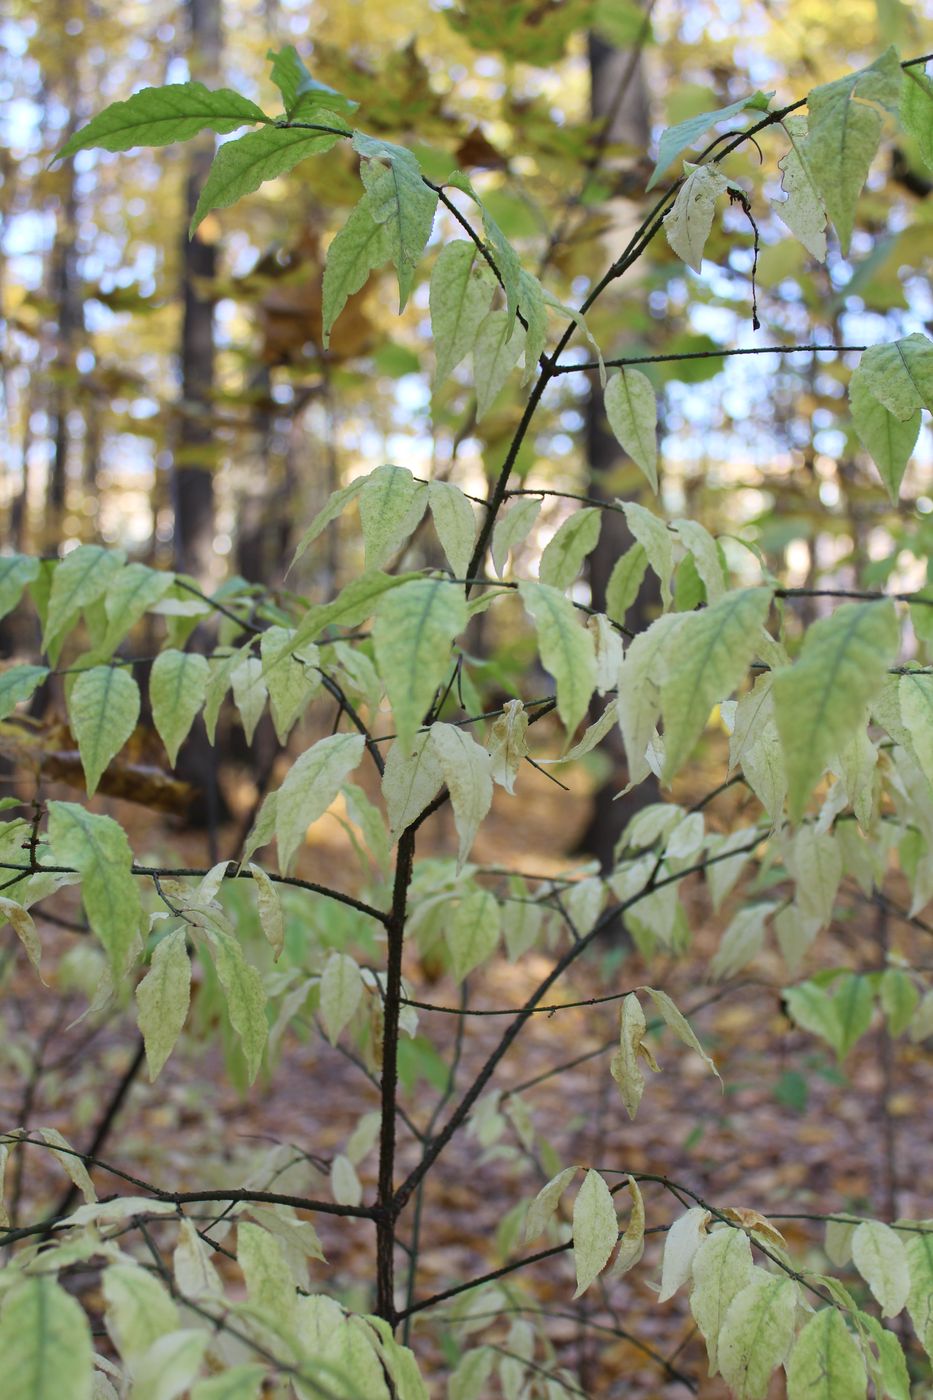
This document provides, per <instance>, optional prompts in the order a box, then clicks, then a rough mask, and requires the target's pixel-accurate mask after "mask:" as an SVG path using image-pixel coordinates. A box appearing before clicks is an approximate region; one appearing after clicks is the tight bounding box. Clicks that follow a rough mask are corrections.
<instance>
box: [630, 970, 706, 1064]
mask: <svg viewBox="0 0 933 1400" xmlns="http://www.w3.org/2000/svg"><path fill="white" fill-rule="evenodd" d="M639 990H640V991H643V992H647V993H648V995H649V996H650V998H651V1000H652V1001H653V1002H654V1004H655V1006H656V1007H657V1008H658V1010H659V1011H660V1013H661V1015H662V1016H663V1017H664V1020H665V1021H666V1022H667V1024H668V1025H669V1026H670V1028H671V1030H672V1031H673V1032H674V1034H675V1035H676V1036H677V1039H678V1040H679V1041H681V1042H682V1043H683V1044H684V1045H686V1046H687V1047H688V1048H689V1049H691V1050H693V1051H694V1052H695V1053H696V1054H697V1055H699V1057H700V1059H701V1060H702V1061H703V1063H704V1064H705V1066H706V1068H707V1069H708V1070H709V1071H710V1073H711V1074H715V1076H716V1078H717V1079H718V1080H719V1082H720V1084H721V1083H722V1075H721V1074H720V1073H719V1070H718V1069H717V1068H716V1066H715V1064H714V1063H713V1061H712V1060H711V1059H710V1057H709V1055H708V1054H707V1053H706V1051H705V1050H704V1049H703V1046H702V1045H701V1044H700V1042H699V1040H698V1039H697V1036H696V1032H695V1031H694V1029H693V1027H692V1026H691V1024H690V1022H689V1021H688V1020H687V1018H686V1016H685V1015H684V1014H683V1012H682V1011H680V1010H679V1009H678V1008H677V1007H676V1006H675V1005H674V1003H673V1001H672V1000H671V998H670V997H669V996H668V994H667V992H662V991H660V990H659V989H658V988H657V987H641V988H640V989H639Z"/></svg>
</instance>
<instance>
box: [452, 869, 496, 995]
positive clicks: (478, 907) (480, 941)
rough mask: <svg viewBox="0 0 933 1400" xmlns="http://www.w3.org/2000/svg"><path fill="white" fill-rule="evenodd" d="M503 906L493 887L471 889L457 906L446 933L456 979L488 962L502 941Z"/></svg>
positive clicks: (461, 979) (460, 978) (462, 977)
mask: <svg viewBox="0 0 933 1400" xmlns="http://www.w3.org/2000/svg"><path fill="white" fill-rule="evenodd" d="M499 932H500V922H499V905H498V903H497V901H496V897H495V895H493V894H491V893H490V891H489V890H477V889H474V890H471V891H470V893H469V894H468V895H466V897H465V898H464V899H461V901H460V903H459V904H458V905H457V908H456V911H455V913H454V915H453V917H452V918H451V919H450V920H449V922H448V923H447V924H446V927H445V930H444V933H445V937H446V939H447V946H448V948H449V949H450V970H451V972H452V973H453V976H454V980H455V981H456V982H462V981H463V979H464V978H465V977H468V976H469V974H470V973H471V972H472V971H473V969H474V968H476V967H479V965H480V963H482V962H485V961H486V959H487V958H489V957H491V956H492V954H493V953H494V952H495V951H496V948H497V947H498V944H499Z"/></svg>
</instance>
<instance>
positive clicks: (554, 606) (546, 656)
mask: <svg viewBox="0 0 933 1400" xmlns="http://www.w3.org/2000/svg"><path fill="white" fill-rule="evenodd" d="M518 591H519V593H520V594H521V597H522V602H523V603H524V605H525V611H526V612H527V613H528V615H529V616H530V617H531V619H532V621H533V622H534V624H535V630H536V631H537V634H538V646H539V647H540V651H541V661H542V663H543V665H544V666H545V668H546V669H547V670H548V671H550V673H551V675H552V676H553V677H554V681H555V683H556V686H557V713H558V714H559V715H560V718H561V720H562V721H563V724H564V727H565V729H566V730H567V734H568V737H569V736H571V735H572V734H573V731H574V730H575V729H576V727H577V725H578V724H579V723H580V721H581V719H582V718H583V716H584V715H585V714H586V711H587V707H588V706H589V703H590V698H591V697H592V694H593V690H594V688H595V686H596V649H595V647H594V645H593V638H592V636H591V635H590V633H589V632H587V630H586V628H585V627H581V626H580V623H579V622H578V620H577V614H576V610H575V608H574V606H573V604H572V603H571V602H569V601H568V599H566V598H565V597H564V595H563V593H560V592H558V590H557V589H556V588H551V587H549V586H548V584H546V583H532V582H530V581H528V580H523V581H522V582H521V583H520V584H519V585H518Z"/></svg>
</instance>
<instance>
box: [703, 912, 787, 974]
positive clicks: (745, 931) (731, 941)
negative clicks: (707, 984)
mask: <svg viewBox="0 0 933 1400" xmlns="http://www.w3.org/2000/svg"><path fill="white" fill-rule="evenodd" d="M775 908H776V905H774V904H772V903H764V904H746V905H743V907H742V908H741V909H739V911H738V913H737V914H736V915H735V916H734V917H733V919H732V920H731V921H730V923H729V926H728V928H727V929H726V931H725V933H724V934H723V936H722V939H721V941H720V944H719V947H718V949H717V950H716V954H715V956H714V957H713V960H712V962H711V963H710V969H709V970H710V975H711V976H712V977H715V978H716V979H718V980H722V979H724V978H726V977H733V976H734V975H735V973H737V972H739V971H740V970H741V969H742V968H743V967H745V966H746V965H747V964H748V963H750V962H751V961H752V959H753V958H756V957H757V956H758V954H759V953H760V952H761V950H762V948H763V947H764V941H765V923H766V921H767V919H768V917H769V916H770V915H771V914H773V912H774V910H775Z"/></svg>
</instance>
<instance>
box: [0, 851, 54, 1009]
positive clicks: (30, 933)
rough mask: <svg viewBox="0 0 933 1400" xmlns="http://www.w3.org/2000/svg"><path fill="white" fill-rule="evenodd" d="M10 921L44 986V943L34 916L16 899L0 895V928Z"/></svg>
mask: <svg viewBox="0 0 933 1400" xmlns="http://www.w3.org/2000/svg"><path fill="white" fill-rule="evenodd" d="M7 878H8V877H7ZM45 878H49V877H45ZM8 923H9V924H12V926H13V932H14V933H15V934H16V936H17V938H18V939H19V941H20V943H22V945H23V950H24V952H25V954H26V956H27V958H28V959H29V961H30V962H31V963H32V965H33V967H34V968H35V970H36V974H37V975H38V978H39V981H40V982H41V983H42V985H43V986H46V985H47V983H46V981H45V978H44V977H43V976H42V970H41V967H40V963H41V960H42V945H41V944H40V942H39V935H38V934H37V933H36V926H35V924H34V923H33V921H32V916H31V915H30V914H29V912H28V910H26V909H24V908H23V906H22V905H21V904H17V903H16V900H15V899H7V897H6V896H5V895H0V928H2V927H3V926H4V925H5V924H8Z"/></svg>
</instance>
